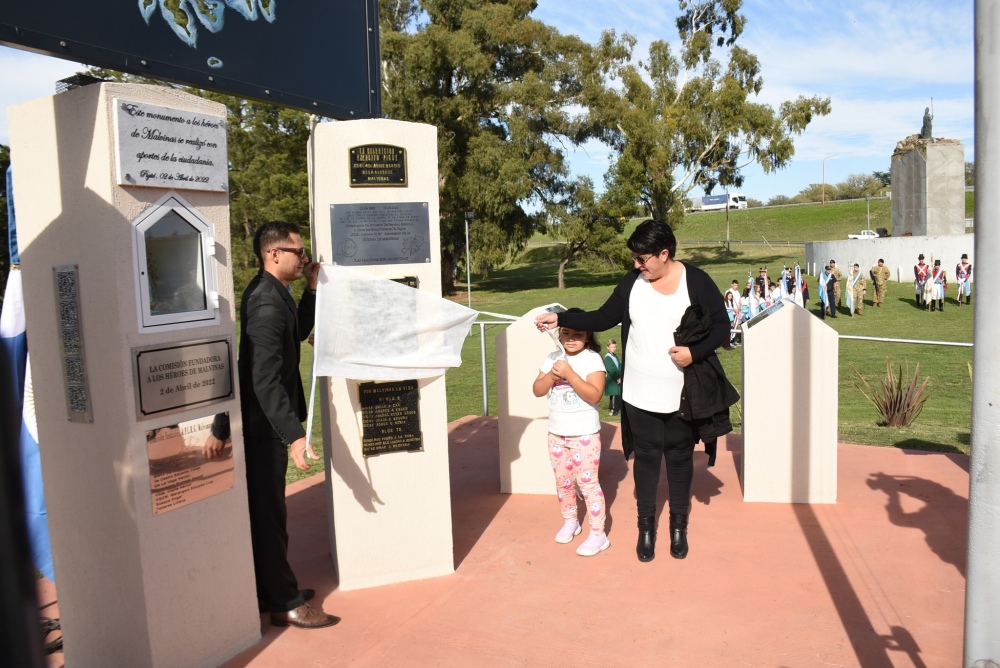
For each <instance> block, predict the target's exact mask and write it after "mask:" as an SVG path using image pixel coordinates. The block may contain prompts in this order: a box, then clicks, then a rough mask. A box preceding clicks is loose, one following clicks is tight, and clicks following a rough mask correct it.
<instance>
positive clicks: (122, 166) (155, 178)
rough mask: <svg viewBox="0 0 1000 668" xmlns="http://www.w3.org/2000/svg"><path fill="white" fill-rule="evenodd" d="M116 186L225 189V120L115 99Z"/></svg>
mask: <svg viewBox="0 0 1000 668" xmlns="http://www.w3.org/2000/svg"><path fill="white" fill-rule="evenodd" d="M115 139H116V142H115V144H116V148H117V164H118V183H119V184H120V185H128V186H149V187H153V188H175V189H182V188H183V189H188V190H211V191H215V192H225V191H226V190H228V189H229V162H228V157H227V155H226V119H225V118H223V117H222V116H209V115H207V114H201V113H196V112H190V111H181V110H179V109H170V108H169V107H158V106H154V105H151V104H145V103H140V102H129V101H127V100H121V99H115Z"/></svg>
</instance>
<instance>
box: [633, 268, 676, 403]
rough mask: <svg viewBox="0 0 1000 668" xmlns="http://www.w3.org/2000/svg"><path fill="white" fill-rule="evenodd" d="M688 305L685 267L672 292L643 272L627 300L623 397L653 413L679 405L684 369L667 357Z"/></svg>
mask: <svg viewBox="0 0 1000 668" xmlns="http://www.w3.org/2000/svg"><path fill="white" fill-rule="evenodd" d="M690 305H691V298H690V296H688V287H687V269H685V270H684V273H683V274H681V280H680V282H679V283H678V285H677V291H676V292H674V294H672V295H664V294H660V293H659V292H657V291H656V289H654V288H653V286H652V284H651V283H650V282H649V280H648V279H647V278H646V277H645V276H642V277H640V278H638V279H637V280H636V282H635V285H633V286H632V292H631V293H630V294H629V302H628V312H629V317H630V318H631V320H632V325H631V328H630V329H629V332H628V342H627V343H626V346H627V347H626V351H627V352H626V353H625V384H624V385H623V386H622V401H624V402H625V403H627V404H630V405H632V406H635V407H636V408H641V409H643V410H646V411H650V412H652V413H673V412H674V411H676V410H678V409H679V408H680V407H681V391H682V390H683V389H684V369H683V367H680V366H678V365H677V363H675V362H674V361H673V360H672V359H671V358H670V348H671V347H673V345H674V332H675V331H677V328H678V327H679V326H680V324H681V317H682V316H683V315H684V311H686V310H687V307H688V306H690Z"/></svg>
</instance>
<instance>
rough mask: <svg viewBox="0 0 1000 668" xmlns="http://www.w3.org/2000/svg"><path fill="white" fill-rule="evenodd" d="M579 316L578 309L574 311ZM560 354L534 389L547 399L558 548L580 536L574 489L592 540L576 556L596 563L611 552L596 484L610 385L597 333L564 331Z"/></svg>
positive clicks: (544, 364) (546, 363)
mask: <svg viewBox="0 0 1000 668" xmlns="http://www.w3.org/2000/svg"><path fill="white" fill-rule="evenodd" d="M570 311H572V312H580V309H570ZM559 341H560V342H561V343H562V345H563V348H565V349H566V355H565V356H563V354H562V352H561V351H557V352H554V353H552V354H551V355H549V356H548V357H546V358H545V361H544V362H542V365H541V367H540V369H539V373H538V378H536V379H535V383H534V385H533V386H532V391H533V392H534V393H535V396H536V397H542V396H545V395H546V394H548V396H549V461H551V462H552V470H553V472H554V473H555V476H556V496H557V497H558V498H559V507H560V509H561V510H562V516H563V526H562V528H561V529H560V530H559V533H557V534H556V542H557V543H569V542H570V541H572V540H573V537H574V536H578V535H579V534H580V522H579V520H578V516H577V507H576V490H574V489H573V484H574V483H576V484H577V485H578V486H579V487H580V491H582V492H583V497H584V499H585V500H586V502H587V518H588V520H589V522H590V535H589V536H587V540H585V541H584V542H583V543H582V544H581V545H580V547H579V548H577V550H576V553H577V554H579V555H580V556H583V557H592V556H594V555H595V554H597V553H598V552H600V551H601V550H606V549H608V548H609V547H611V541H610V540H608V536H607V534H605V533H604V509H605V506H604V492H603V491H601V484H600V482H599V481H598V478H597V469H598V467H599V466H600V463H601V421H600V417H599V414H598V412H597V406H598V405H599V404H600V401H601V396H602V395H603V394H604V382H605V380H606V378H605V375H606V372H605V369H604V362H603V360H601V356H600V355H599V354H598V352H599V351H600V349H601V346H600V344H598V343H597V339H595V338H594V334H593V332H581V331H578V330H575V329H568V328H566V327H562V328H561V329H560V330H559Z"/></svg>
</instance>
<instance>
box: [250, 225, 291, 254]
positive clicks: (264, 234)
mask: <svg viewBox="0 0 1000 668" xmlns="http://www.w3.org/2000/svg"><path fill="white" fill-rule="evenodd" d="M293 234H299V226H298V225H296V224H295V223H286V222H284V221H281V220H272V221H270V222H268V223H264V224H263V225H261V226H260V227H259V228H257V232H256V233H255V234H254V235H253V254H254V255H256V256H257V259H258V260H259V261H260V262H261V263H263V262H264V253H266V252H267V251H269V250H271V249H272V248H274V247H275V246H277V245H278V244H283V243H286V242H288V240H289V239H291V237H292V235H293Z"/></svg>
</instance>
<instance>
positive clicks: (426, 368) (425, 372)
mask: <svg viewBox="0 0 1000 668" xmlns="http://www.w3.org/2000/svg"><path fill="white" fill-rule="evenodd" d="M477 316H478V313H477V312H476V311H473V310H471V309H468V308H466V307H464V306H462V305H461V304H456V303H455V302H452V301H449V300H447V299H442V298H441V297H438V296H436V295H433V294H430V293H428V292H427V291H422V290H416V289H414V288H411V287H408V286H406V285H402V284H400V283H396V282H395V281H390V280H388V279H385V278H378V277H375V276H369V275H367V274H364V273H362V272H359V271H356V270H353V269H347V268H345V267H338V266H335V265H328V264H324V265H323V268H322V271H321V273H320V282H319V286H318V288H317V290H316V329H315V331H316V342H315V350H314V355H315V358H314V369H315V371H314V374H315V375H316V376H334V377H338V378H355V379H363V380H409V379H412V378H430V377H433V376H440V375H442V374H443V373H444V372H445V371H446V370H447V369H448V368H449V367H457V366H459V365H461V363H462V344H463V343H464V342H465V337H466V336H468V334H469V330H470V329H471V328H472V323H473V322H475V320H476V317H477Z"/></svg>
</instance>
